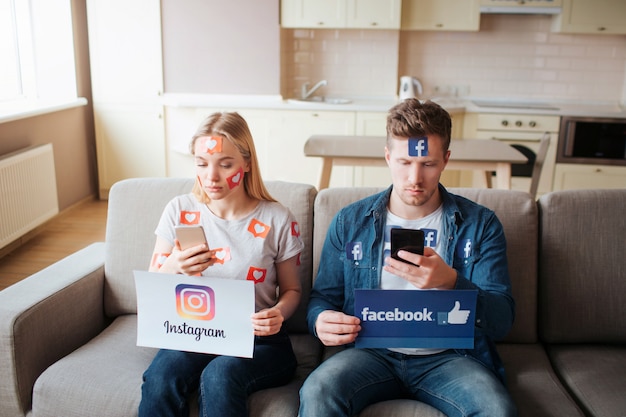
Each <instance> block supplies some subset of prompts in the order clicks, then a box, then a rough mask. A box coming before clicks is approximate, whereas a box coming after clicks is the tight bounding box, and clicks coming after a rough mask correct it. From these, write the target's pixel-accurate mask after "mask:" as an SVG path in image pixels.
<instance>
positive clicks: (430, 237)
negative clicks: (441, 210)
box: [422, 229, 437, 248]
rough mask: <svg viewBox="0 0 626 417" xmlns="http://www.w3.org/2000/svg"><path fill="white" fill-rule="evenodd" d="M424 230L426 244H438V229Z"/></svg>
mask: <svg viewBox="0 0 626 417" xmlns="http://www.w3.org/2000/svg"><path fill="white" fill-rule="evenodd" d="M422 231H423V232H424V246H428V247H429V248H434V247H436V246H437V229H422Z"/></svg>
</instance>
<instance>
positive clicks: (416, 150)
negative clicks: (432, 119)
mask: <svg viewBox="0 0 626 417" xmlns="http://www.w3.org/2000/svg"><path fill="white" fill-rule="evenodd" d="M409 156H428V138H427V137H426V136H424V137H422V138H409Z"/></svg>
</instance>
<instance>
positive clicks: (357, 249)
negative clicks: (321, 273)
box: [346, 242, 363, 261]
mask: <svg viewBox="0 0 626 417" xmlns="http://www.w3.org/2000/svg"><path fill="white" fill-rule="evenodd" d="M346 257H347V258H348V259H350V260H351V261H360V260H361V259H363V244H362V243H361V242H349V243H348V244H347V245H346Z"/></svg>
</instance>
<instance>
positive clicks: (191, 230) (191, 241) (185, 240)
mask: <svg viewBox="0 0 626 417" xmlns="http://www.w3.org/2000/svg"><path fill="white" fill-rule="evenodd" d="M176 238H177V239H178V242H180V248H181V249H182V250H185V249H189V248H191V247H193V246H198V245H201V244H203V243H204V244H205V245H206V246H207V248H208V247H209V244H208V243H207V240H206V235H205V234H204V229H203V228H202V226H176Z"/></svg>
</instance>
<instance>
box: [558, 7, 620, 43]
mask: <svg viewBox="0 0 626 417" xmlns="http://www.w3.org/2000/svg"><path fill="white" fill-rule="evenodd" d="M552 31H553V32H563V33H590V34H612V35H615V34H626V1H624V0H563V6H562V12H561V14H560V15H557V16H555V17H554V20H553V22H552Z"/></svg>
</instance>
